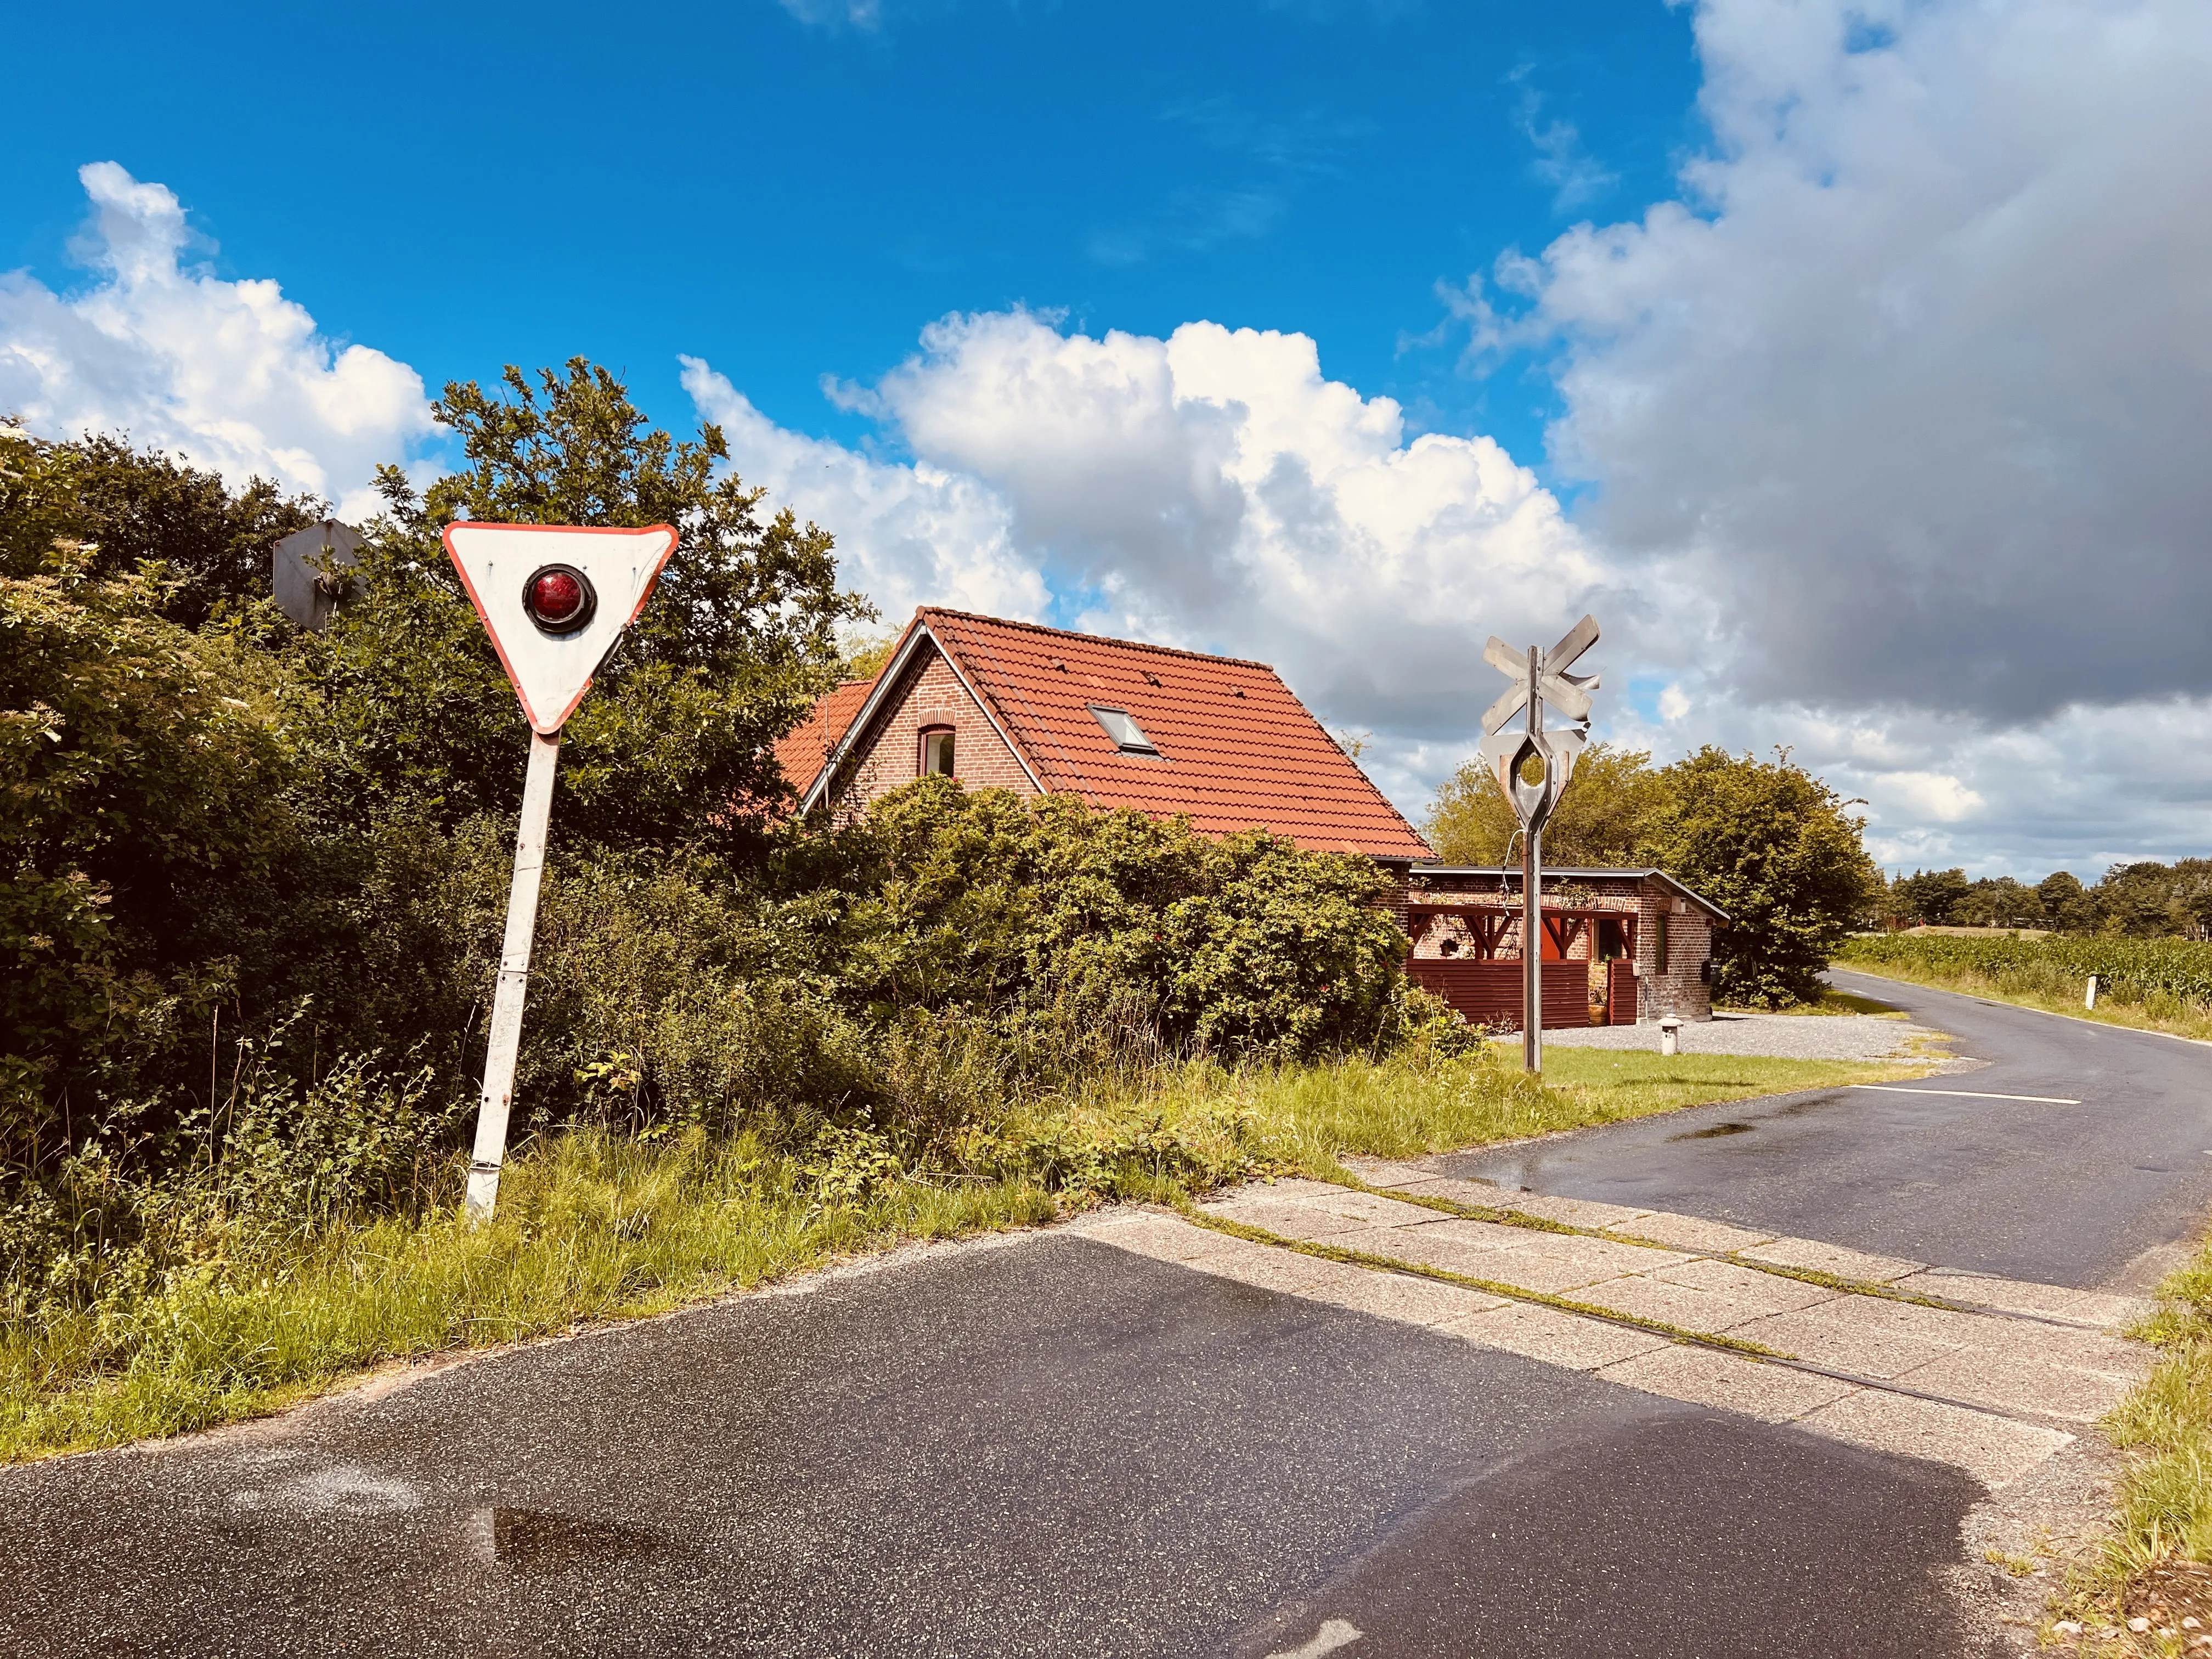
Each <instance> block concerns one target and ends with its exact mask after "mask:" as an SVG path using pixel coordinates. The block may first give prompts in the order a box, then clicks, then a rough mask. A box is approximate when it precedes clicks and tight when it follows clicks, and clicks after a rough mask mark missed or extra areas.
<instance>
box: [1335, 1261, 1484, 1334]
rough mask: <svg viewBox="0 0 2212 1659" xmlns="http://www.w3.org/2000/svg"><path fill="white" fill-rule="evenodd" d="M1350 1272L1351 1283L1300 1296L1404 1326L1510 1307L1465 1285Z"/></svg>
mask: <svg viewBox="0 0 2212 1659" xmlns="http://www.w3.org/2000/svg"><path fill="white" fill-rule="evenodd" d="M1348 1271H1350V1272H1352V1273H1355V1274H1356V1275H1357V1278H1356V1279H1354V1280H1352V1281H1351V1282H1349V1283H1344V1284H1341V1285H1340V1284H1337V1283H1334V1282H1331V1283H1329V1284H1325V1285H1316V1286H1315V1287H1314V1288H1312V1289H1310V1290H1307V1291H1301V1292H1300V1294H1301V1295H1304V1296H1310V1297H1315V1298H1316V1299H1317V1300H1320V1301H1323V1302H1327V1303H1328V1304H1329V1305H1330V1306H1331V1307H1335V1308H1343V1309H1346V1310H1349V1311H1351V1312H1352V1313H1364V1314H1372V1315H1373V1316H1375V1317H1376V1318H1377V1319H1395V1320H1396V1321H1397V1322H1399V1323H1400V1324H1401V1325H1447V1324H1449V1323H1451V1322H1453V1321H1454V1320H1459V1319H1469V1318H1472V1317H1474V1316H1475V1315H1476V1314H1479V1313H1486V1312H1488V1311H1489V1310H1491V1309H1492V1308H1504V1307H1509V1306H1510V1305H1511V1304H1510V1302H1509V1301H1508V1299H1507V1298H1506V1297H1502V1296H1492V1295H1489V1294H1488V1293H1486V1292H1485V1291H1470V1290H1468V1289H1467V1288H1466V1287H1465V1286H1463V1285H1445V1284H1440V1283H1439V1282H1437V1280H1435V1279H1409V1278H1407V1277H1406V1276H1405V1275H1404V1274H1402V1273H1383V1272H1381V1271H1379V1270H1376V1269H1372V1268H1369V1269H1360V1268H1352V1269H1349V1270H1348Z"/></svg>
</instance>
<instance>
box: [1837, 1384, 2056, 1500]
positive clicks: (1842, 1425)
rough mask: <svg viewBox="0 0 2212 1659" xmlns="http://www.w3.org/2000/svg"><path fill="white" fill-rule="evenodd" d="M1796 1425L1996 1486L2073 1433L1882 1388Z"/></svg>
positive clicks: (1847, 1399)
mask: <svg viewBox="0 0 2212 1659" xmlns="http://www.w3.org/2000/svg"><path fill="white" fill-rule="evenodd" d="M1798 1426H1799V1427H1800V1428H1803V1429H1808V1430H1810V1431H1812V1432H1814V1433H1815V1434H1825V1435H1829V1436H1832V1437H1834V1438H1836V1439H1838V1440H1845V1441H1849V1442H1850V1443H1851V1444H1853V1445H1855V1446H1865V1447H1868V1448H1869V1449H1873V1450H1875V1451H1884V1452H1893V1453H1895V1454H1897V1455H1899V1456H1901V1457H1925V1458H1929V1459H1931V1460H1933V1461H1935V1462H1940V1463H1949V1464H1952V1465H1954V1466H1955V1467H1957V1468H1962V1469H1964V1470H1966V1473H1967V1474H1971V1475H1972V1476H1974V1477H1975V1478H1976V1479H1977V1480H1979V1481H1981V1483H1982V1484H1983V1485H1984V1486H1988V1487H1990V1488H1991V1489H1992V1490H1995V1489H1996V1488H1998V1487H2002V1486H2009V1485H2010V1484H2011V1483H2012V1482H2014V1481H2015V1480H2019V1479H2020V1478H2021V1476H2022V1475H2024V1474H2027V1472H2028V1471H2029V1470H2031V1469H2033V1468H2035V1467H2036V1466H2037V1465H2038V1464H2039V1463H2041V1462H2043V1461H2044V1460H2045V1458H2047V1457H2049V1456H2050V1455H2051V1454H2052V1453H2053V1452H2055V1451H2057V1450H2058V1449H2060V1448H2061V1447H2062V1446H2066V1445H2069V1444H2070V1443H2072V1442H2073V1439H2074V1437H2073V1436H2072V1435H2070V1434H2068V1433H2065V1432H2063V1431H2061V1430H2057V1429H2047V1428H2042V1427H2039V1426H2038V1425H2034V1424H2032V1423H2016V1422H2015V1421H2013V1420H2012V1419H2009V1418H2006V1417H1997V1416H1993V1415H1991V1414H1990V1413H1986V1412H1976V1411H1969V1410H1967V1409H1966V1407H1963V1406H1947V1405H1943V1404H1942V1403H1941V1402H1939V1401H1933V1400H1915V1399H1913V1398H1911V1396H1910V1395H1899V1394H1888V1393H1886V1392H1884V1391H1883V1390H1881V1389H1861V1390H1859V1392H1858V1393H1857V1394H1853V1395H1845V1396H1844V1398H1843V1399H1841V1400H1839V1401H1837V1402H1836V1403H1835V1404H1834V1405H1832V1406H1823V1407H1820V1409H1819V1410H1817V1411H1814V1412H1810V1413H1807V1414H1806V1415H1805V1416H1804V1417H1802V1418H1800V1419H1798Z"/></svg>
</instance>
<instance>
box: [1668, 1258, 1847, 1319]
mask: <svg viewBox="0 0 2212 1659" xmlns="http://www.w3.org/2000/svg"><path fill="white" fill-rule="evenodd" d="M1651 1276H1652V1277H1653V1278H1654V1279H1664V1280H1666V1281H1667V1282H1668V1284H1672V1285H1690V1286H1692V1288H1694V1289H1697V1290H1700V1291H1711V1292H1713V1293H1714V1294H1715V1295H1717V1296H1724V1297H1728V1298H1729V1300H1730V1301H1731V1302H1740V1303H1742V1304H1745V1305H1746V1306H1747V1307H1751V1308H1754V1309H1756V1310H1758V1311H1759V1313H1761V1314H1780V1313H1794V1312H1796V1310H1798V1309H1800V1308H1816V1307H1818V1306H1820V1304H1822V1303H1823V1302H1833V1301H1834V1300H1835V1299H1836V1298H1837V1297H1839V1296H1841V1295H1843V1294H1844V1292H1843V1291H1832V1290H1829V1289H1827V1288H1826V1286H1824V1285H1808V1284H1807V1283H1805V1281H1804V1280H1803V1279H1784V1278H1782V1277H1781V1276H1780V1275H1779V1274H1777V1273H1761V1272H1759V1270H1758V1269H1757V1268H1756V1267H1738V1266H1737V1265H1736V1264H1735V1262H1733V1261H1685V1262H1683V1263H1682V1264H1681V1265H1680V1266H1679V1267H1662V1268H1660V1269H1659V1270H1658V1271H1657V1272H1656V1273H1653V1274H1652V1275H1651Z"/></svg>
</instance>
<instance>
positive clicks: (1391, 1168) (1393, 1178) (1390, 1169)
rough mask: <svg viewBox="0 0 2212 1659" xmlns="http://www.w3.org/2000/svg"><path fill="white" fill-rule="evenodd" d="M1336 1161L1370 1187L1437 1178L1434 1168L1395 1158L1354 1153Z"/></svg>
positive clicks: (1413, 1182) (1396, 1185)
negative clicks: (1365, 1156) (1362, 1155)
mask: <svg viewBox="0 0 2212 1659" xmlns="http://www.w3.org/2000/svg"><path fill="white" fill-rule="evenodd" d="M1337 1162H1338V1163H1340V1164H1343V1165H1344V1167H1345V1168H1346V1169H1347V1170H1351V1171H1352V1174H1354V1175H1356V1176H1358V1177H1359V1178H1360V1179H1361V1180H1362V1181H1364V1182H1366V1183H1367V1184H1368V1185H1369V1186H1370V1187H1407V1186H1412V1185H1413V1184H1415V1183H1417V1182H1425V1181H1433V1180H1435V1179H1436V1178H1437V1172H1436V1171H1435V1170H1431V1169H1428V1168H1426V1167H1425V1166H1424V1165H1422V1164H1409V1163H1406V1162H1404V1161H1402V1160H1400V1159H1395V1158H1363V1157H1361V1156H1359V1155H1358V1154H1357V1153H1354V1154H1353V1155H1352V1156H1351V1157H1349V1158H1338V1159H1337Z"/></svg>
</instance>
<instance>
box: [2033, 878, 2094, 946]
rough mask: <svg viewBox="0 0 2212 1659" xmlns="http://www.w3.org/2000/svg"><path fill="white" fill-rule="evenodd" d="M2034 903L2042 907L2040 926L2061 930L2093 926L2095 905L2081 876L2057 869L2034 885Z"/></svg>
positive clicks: (2075, 929) (2074, 929)
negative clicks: (2041, 922)
mask: <svg viewBox="0 0 2212 1659" xmlns="http://www.w3.org/2000/svg"><path fill="white" fill-rule="evenodd" d="M2035 897H2036V902H2037V903H2038V904H2039V905H2040V906H2041V907H2042V911H2043V926H2045V927H2052V928H2056V929H2057V930H2058V931H2059V932H2061V933H2086V932H2087V931H2088V930H2089V929H2091V928H2093V927H2095V926H2096V925H2097V906H2096V902H2095V901H2093V899H2091V898H2090V896H2089V890H2088V889H2087V888H2086V887H2084V886H2082V885H2081V878H2080V877H2079V876H2077V875H2075V874H2074V873H2073V872H2071V871H2070V870H2060V871H2057V872H2053V873H2052V874H2051V875H2047V876H2045V878H2043V879H2042V880H2041V881H2039V882H2038V883H2036V884H2035Z"/></svg>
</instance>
